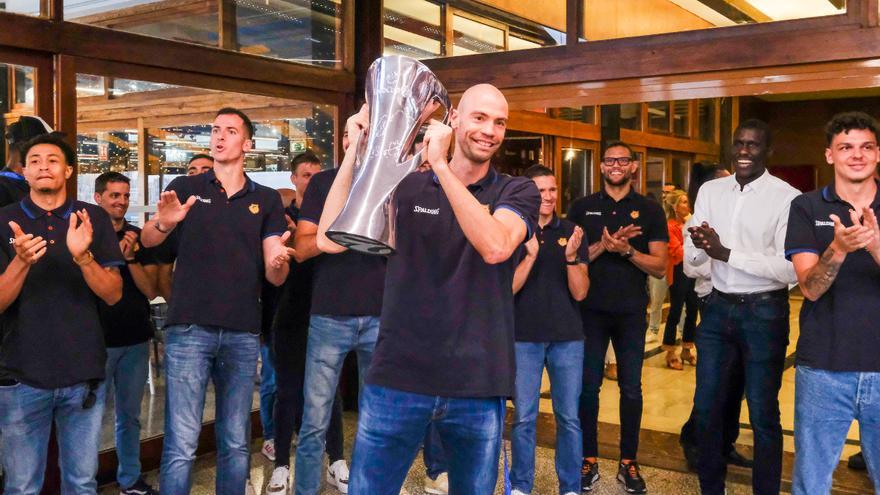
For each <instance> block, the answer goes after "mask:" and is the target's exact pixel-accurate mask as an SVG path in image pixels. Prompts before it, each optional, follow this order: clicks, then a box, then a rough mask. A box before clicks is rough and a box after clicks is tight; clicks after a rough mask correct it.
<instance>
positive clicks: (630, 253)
mask: <svg viewBox="0 0 880 495" xmlns="http://www.w3.org/2000/svg"><path fill="white" fill-rule="evenodd" d="M633 254H634V250H633V247H632V246H630V247H629V251H627V252H625V253H621V254H620V257H621V258H623V259H625V260H628V259H630V258H632V257H633Z"/></svg>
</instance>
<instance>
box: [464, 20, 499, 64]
mask: <svg viewBox="0 0 880 495" xmlns="http://www.w3.org/2000/svg"><path fill="white" fill-rule="evenodd" d="M452 27H453V29H454V35H453V36H454V38H455V48H453V51H452V53H453V54H454V55H472V54H474V53H493V52H500V51H503V50H504V31H503V30H501V29H498V28H496V27H492V26H489V25H487V24H483V23H481V22H477V21H474V20H471V19H468V18H467V17H462V16H460V15H455V16H453V17H452Z"/></svg>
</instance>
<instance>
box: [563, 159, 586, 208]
mask: <svg viewBox="0 0 880 495" xmlns="http://www.w3.org/2000/svg"><path fill="white" fill-rule="evenodd" d="M592 170H593V151H592V150H588V149H586V150H584V149H577V148H562V194H561V195H560V198H559V204H560V207H561V208H562V211H564V212H567V211H568V207H569V205H570V204H571V202H572V201H574V200H576V199H578V198H582V197H584V196H586V195H587V194H590V193H591V192H592V191H593V174H592Z"/></svg>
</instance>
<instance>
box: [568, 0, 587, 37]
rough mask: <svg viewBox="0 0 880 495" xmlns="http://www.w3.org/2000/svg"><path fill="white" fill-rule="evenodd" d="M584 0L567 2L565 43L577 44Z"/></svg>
mask: <svg viewBox="0 0 880 495" xmlns="http://www.w3.org/2000/svg"><path fill="white" fill-rule="evenodd" d="M583 3H584V2H583V0H566V2H565V44H566V45H567V46H577V44H578V39H579V38H580V31H581V22H580V20H581V17H582V12H583V10H582V9H583V7H582V6H583Z"/></svg>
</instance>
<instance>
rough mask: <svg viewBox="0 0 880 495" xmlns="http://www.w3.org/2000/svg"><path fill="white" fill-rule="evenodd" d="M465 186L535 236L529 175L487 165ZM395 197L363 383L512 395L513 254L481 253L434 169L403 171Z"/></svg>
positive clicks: (535, 200) (534, 193)
mask: <svg viewBox="0 0 880 495" xmlns="http://www.w3.org/2000/svg"><path fill="white" fill-rule="evenodd" d="M309 187H310V188H311V186H309ZM468 190H469V191H470V192H471V193H472V194H473V195H474V197H475V198H476V199H477V200H478V201H479V202H480V203H482V204H483V205H485V207H486V208H487V209H488V210H489V212H490V213H494V212H495V211H496V210H499V209H508V210H511V211H513V212H514V213H516V214H517V215H519V216H520V217H521V218H522V219H523V221H524V222H525V224H526V230H527V234H526V237H525V238H524V239H523V240H525V239H528V238H529V237H531V234H532V232H534V231H535V228H536V225H537V222H538V205H539V204H540V202H541V198H540V195H539V194H538V188H537V187H536V186H535V183H534V182H533V181H531V180H529V179H526V178H523V177H511V176H509V175H503V174H499V173H497V172H496V171H495V170H494V169H491V168H490V169H489V172H488V174H487V175H486V176H485V177H484V178H483V179H481V180H480V181H478V182H476V183H474V184H471V185H469V186H468ZM395 196H396V202H397V230H398V236H397V253H396V254H395V255H394V256H390V257H389V259H388V273H387V275H386V277H385V300H384V301H383V304H382V318H381V329H380V331H379V339H378V341H377V343H376V349H375V351H373V360H372V362H371V364H370V370H369V372H368V374H367V382H368V383H371V384H373V385H379V386H384V387H391V388H395V389H398V390H403V391H406V392H412V393H417V394H424V395H438V396H445V397H498V396H502V397H511V396H513V395H514V378H515V373H516V366H515V362H514V346H513V343H514V309H513V290H512V287H513V272H514V270H515V269H516V260H515V259H514V256H511V257H510V258H509V259H507V260H506V261H504V262H502V263H498V264H494V265H490V264H488V263H486V262H485V261H483V258H482V256H480V254H479V253H478V252H477V250H476V249H474V247H473V245H471V243H470V241H468V240H467V238H466V237H465V235H464V232H463V231H462V230H461V226H459V223H458V220H457V219H456V218H455V214H454V213H453V212H452V206H451V205H450V204H449V200H448V199H447V197H446V193H445V192H444V191H443V188H442V187H440V183H439V181H438V180H437V178H436V176H435V175H434V173H433V172H430V171H428V172H415V173H412V174H410V175H408V176H407V177H406V178H405V179H404V180H403V182H401V184H400V186H398V188H397V191H396V193H395Z"/></svg>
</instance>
